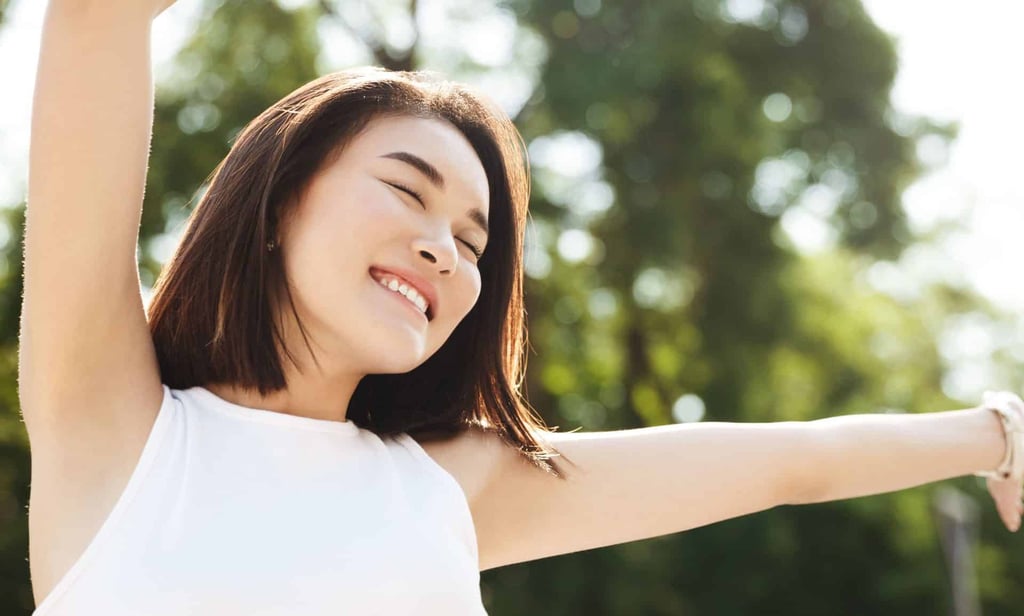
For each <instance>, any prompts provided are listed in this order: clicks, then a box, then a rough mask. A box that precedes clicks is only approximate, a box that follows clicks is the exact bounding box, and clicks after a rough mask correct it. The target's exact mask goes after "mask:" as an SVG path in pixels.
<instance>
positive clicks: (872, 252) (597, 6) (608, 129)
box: [0, 0, 1024, 616]
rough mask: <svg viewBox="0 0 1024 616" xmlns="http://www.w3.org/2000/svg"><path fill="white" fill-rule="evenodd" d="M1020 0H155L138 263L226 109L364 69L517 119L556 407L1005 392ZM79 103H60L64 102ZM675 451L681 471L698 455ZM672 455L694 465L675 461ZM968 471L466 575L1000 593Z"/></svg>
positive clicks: (538, 366)
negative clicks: (411, 78)
mask: <svg viewBox="0 0 1024 616" xmlns="http://www.w3.org/2000/svg"><path fill="white" fill-rule="evenodd" d="M44 9H45V2H41V1H39V0H9V1H7V2H6V3H5V2H3V0H0V83H2V84H3V88H2V90H3V94H2V95H0V219H2V223H3V224H0V251H2V252H0V613H3V614H11V615H15V614H28V613H30V611H31V609H32V605H33V603H32V594H31V589H30V586H29V575H28V559H27V555H28V538H27V533H28V529H27V503H28V493H29V470H30V467H29V452H28V441H27V436H26V435H25V432H24V425H23V424H22V423H21V419H20V416H19V410H18V400H17V389H16V386H17V383H16V376H17V331H18V315H19V312H20V303H21V299H20V298H21V288H22V287H21V273H22V267H21V265H22V264H21V255H22V243H21V239H22V233H23V222H24V208H25V203H24V198H25V194H26V190H27V189H26V181H27V160H28V143H29V136H28V129H29V121H30V112H31V99H32V89H33V87H34V78H35V65H36V61H37V56H38V46H39V37H40V32H41V26H42V17H43V12H44ZM1022 18H1024V8H1022V6H1021V5H1020V4H1019V3H1016V2H1013V1H1012V0H979V1H978V2H974V3H972V4H971V5H970V7H969V8H965V7H964V6H963V5H961V4H959V3H956V4H954V3H953V2H950V1H945V0H943V1H929V2H926V1H924V0H913V1H910V0H908V1H903V2H898V3H892V2H885V1H884V0H870V1H866V2H861V1H860V0H828V1H826V0H670V1H668V0H659V1H653V0H506V1H501V2H496V1H491V0H488V1H485V0H374V1H370V0H278V1H271V0H246V1H244V2H243V1H239V0H180V2H179V3H178V4H177V5H176V6H174V7H173V8H172V9H170V10H168V11H167V12H165V13H164V14H163V15H161V16H160V18H158V20H157V21H156V24H155V25H154V37H153V52H154V62H155V67H156V79H157V90H156V119H155V128H154V137H153V148H152V156H151V160H150V166H149V175H148V184H147V190H146V201H145V204H144V213H143V217H142V227H141V233H140V234H141V237H140V248H139V253H138V256H139V267H140V272H141V279H142V283H143V289H142V292H143V294H144V296H146V297H149V287H150V285H152V283H153V282H154V280H155V279H156V276H157V274H158V273H159V271H160V268H161V265H162V263H163V262H164V261H165V260H166V259H167V258H168V256H169V255H170V254H171V253H172V251H173V249H174V247H175V245H176V243H177V241H178V238H179V235H180V230H181V227H182V223H183V221H184V220H185V218H186V217H187V216H188V215H189V213H190V211H191V208H192V207H193V206H194V204H195V202H196V198H197V196H198V194H200V193H201V191H202V190H203V189H204V186H203V185H202V182H203V181H204V178H206V176H207V175H208V174H209V173H210V172H211V171H212V170H213V169H214V167H215V166H216V165H217V163H218V162H219V161H220V160H221V159H222V158H223V157H224V156H225V154H226V153H227V151H228V149H229V147H230V144H231V143H232V140H233V139H234V137H235V136H236V134H237V133H238V131H239V130H240V129H241V128H242V127H243V126H244V125H245V124H246V123H247V122H249V121H250V120H251V119H252V118H254V117H255V116H256V115H258V114H259V113H260V112H261V111H263V110H264V109H265V108H267V107H268V106H270V105H271V104H272V103H274V102H275V101H277V100H278V99H279V98H281V97H282V96H284V95H285V94H287V93H288V92H290V91H292V90H293V89H295V88H296V87H298V86H299V85H301V84H303V83H305V82H307V81H309V80H311V79H313V78H315V77H317V76H318V75H321V74H323V73H326V72H330V71H334V70H340V69H343V68H346V67H350V66H353V65H361V64H376V65H383V66H387V67H391V68H399V69H418V68H428V69H433V70H437V71H441V72H443V73H446V74H447V75H449V76H450V77H452V78H454V79H457V80H461V81H465V82H469V83H472V84H475V85H477V86H479V87H481V88H483V89H484V90H485V91H486V92H487V93H488V94H490V95H491V96H492V97H493V98H494V99H495V100H497V101H498V102H499V103H500V104H501V105H502V106H503V107H504V108H505V109H506V111H507V112H508V113H509V114H510V115H511V116H512V117H513V118H514V119H515V121H516V124H517V125H518V126H519V128H520V130H521V131H522V133H523V135H524V137H525V139H526V141H527V143H528V144H529V151H530V157H531V160H532V164H533V172H534V176H533V177H534V187H533V191H534V192H533V200H532V206H531V208H532V213H533V214H532V222H531V224H530V228H529V231H528V236H527V254H526V263H527V277H528V287H527V293H528V296H527V299H528V309H529V317H530V334H531V345H532V352H531V354H530V368H529V380H528V388H529V394H530V398H531V400H532V402H533V403H534V405H535V406H536V407H537V409H538V411H539V412H540V413H541V414H542V415H543V416H544V417H545V419H546V420H547V421H548V423H549V424H551V425H555V426H559V427H560V429H561V430H569V429H573V428H577V427H580V428H582V429H583V430H615V429H622V428H633V427H641V426H650V425H659V424H667V423H673V422H695V421H741V422H768V421H784V420H811V419H816V418H820V417H826V416H833V415H842V414H850V413H880V412H885V413H904V412H926V411H940V410H949V409H956V408H966V407H968V406H973V405H974V404H976V402H977V401H978V399H979V396H980V394H981V392H982V391H983V390H984V389H994V388H1008V389H1014V390H1017V391H1021V390H1022V389H1024V378H1022V376H1021V375H1022V374H1024V373H1022V371H1021V367H1022V366H1024V327H1022V318H1021V316H1020V315H1021V314H1024V311H1022V308H1024V285H1021V284H1019V282H1020V274H1019V271H1020V270H1019V266H1018V264H1020V263H1022V262H1024V242H1021V241H1020V238H1021V232H1022V231H1024V187H1022V184H1021V182H1020V175H1021V174H1020V170H1019V168H1020V166H1021V163H1022V162H1024V156H1022V155H1021V151H1020V148H1021V145H1020V144H1021V143H1024V121H1022V115H1021V111H1020V110H1021V109H1024V86H1022V85H1021V81H1020V79H1019V78H1014V77H1012V74H1013V72H1012V66H1013V65H1015V64H1018V63H1019V62H1013V61H1012V58H1014V57H1016V58H1018V60H1019V58H1021V57H1024V38H1022V37H1020V36H1019V33H1018V32H1017V31H1016V30H1017V29H1018V28H1019V24H1020V23H1021V19H1022ZM68 111H69V114H68V115H69V122H70V121H72V120H73V118H74V101H68ZM693 471H694V472H699V471H700V469H693ZM680 472H688V470H687V469H680ZM981 481H982V480H980V479H977V478H974V477H963V478H958V479H954V480H950V481H947V482H943V483H941V484H932V485H928V486H922V487H920V488H916V489H912V490H906V491H902V492H899V493H892V494H885V495H877V496H872V497H865V498H859V499H851V500H847V501H841V502H833V503H823V504H816V505H806V506H792V507H780V508H776V509H773V510H771V511H766V512H762V513H759V514H756V515H753V516H747V517H744V518H738V519H733V520H728V521H724V522H719V523H717V524H712V525H709V526H706V527H703V528H699V529H695V530H692V531H689V532H685V533H678V534H674V535H669V536H665V537H660V538H656V539H651V540H646V541H639V542H634V543H630V544H625V545H621V546H614V547H610V548H602V549H597V550H590V551H585V552H580V553H576V554H570V555H566V556H560V557H555V558H549V559H544V560H539V561H534V562H530V563H523V564H520V565H513V566H509V567H504V568H500V569H495V570H491V571H487V572H484V573H483V574H482V575H481V584H482V590H483V594H484V600H485V606H486V607H487V609H488V611H489V612H490V613H491V614H493V615H495V616H513V615H520V614H521V615H526V614H553V615H561V614H587V615H599V614H609V615H612V614H614V615H624V614H645V615H647V614H649V615H665V616H667V615H682V614H715V615H737V616H739V615H751V614H775V613H779V614H781V613H785V614H789V615H796V614H816V615H820V614H901V615H905V614H915V615H916V614H955V615H956V616H963V615H966V614H971V615H974V614H981V613H984V614H986V615H992V616H996V615H1009V614H1019V613H1020V609H1021V608H1020V607H1019V606H1021V605H1024V536H1022V535H1011V534H1010V533H1009V532H1008V531H1006V529H1005V528H1004V527H1003V526H1002V524H1001V523H1000V522H999V519H998V517H997V515H996V513H995V510H994V508H993V507H992V505H991V502H990V500H989V498H988V496H987V494H986V492H985V491H984V485H983V484H982V482H981Z"/></svg>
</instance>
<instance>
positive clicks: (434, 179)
mask: <svg viewBox="0 0 1024 616" xmlns="http://www.w3.org/2000/svg"><path fill="white" fill-rule="evenodd" d="M380 158H392V159H394V160H400V161H402V162H403V163H406V164H408V165H410V166H412V167H413V168H415V169H416V170H417V171H419V172H420V173H422V174H423V175H424V176H426V178H427V179H428V180H430V183H431V184H433V185H434V186H435V187H437V189H438V190H444V176H443V175H441V172H440V171H438V170H437V167H435V166H434V165H431V164H430V163H428V162H427V161H425V160H423V159H422V158H420V157H419V156H416V155H415V154H413V153H411V152H389V153H387V154H382V155H381V156H380ZM467 215H468V216H469V219H470V220H472V221H473V222H474V223H475V224H476V226H478V227H480V228H481V229H483V232H484V233H488V234H489V233H490V230H489V228H488V224H487V216H484V213H483V212H482V211H481V210H480V209H479V208H473V209H471V210H470V211H469V213H468V214H467Z"/></svg>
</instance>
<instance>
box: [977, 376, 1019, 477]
mask: <svg viewBox="0 0 1024 616" xmlns="http://www.w3.org/2000/svg"><path fill="white" fill-rule="evenodd" d="M982 407H983V408H986V409H988V410H990V411H994V412H995V413H996V414H997V415H998V416H999V419H1000V420H1001V422H1002V424H1003V434H1004V435H1005V436H1006V455H1005V456H1003V461H1002V462H1000V463H999V466H998V467H997V468H996V470H994V471H978V472H976V473H974V475H976V476H978V477H990V478H993V479H1004V480H1005V479H1010V478H1014V479H1017V480H1021V479H1024V400H1021V399H1020V396H1018V395H1017V394H1015V393H1012V392H1008V391H994V392H993V391H986V392H985V395H984V396H983V398H982Z"/></svg>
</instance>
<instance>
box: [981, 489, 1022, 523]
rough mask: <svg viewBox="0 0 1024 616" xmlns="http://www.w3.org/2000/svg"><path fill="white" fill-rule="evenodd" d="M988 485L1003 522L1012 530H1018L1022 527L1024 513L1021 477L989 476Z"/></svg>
mask: <svg viewBox="0 0 1024 616" xmlns="http://www.w3.org/2000/svg"><path fill="white" fill-rule="evenodd" d="M985 485H986V486H988V493H989V494H991V495H992V500H993V501H995V503H996V510H997V511H999V517H1001V518H1002V519H1003V524H1006V528H1008V529H1010V531H1011V532H1017V529H1018V528H1020V520H1021V516H1022V515H1024V503H1022V502H1021V498H1022V496H1024V482H1022V481H1021V480H1020V479H1014V478H1012V477H1011V478H1009V479H994V478H992V477H989V478H988V479H986V480H985Z"/></svg>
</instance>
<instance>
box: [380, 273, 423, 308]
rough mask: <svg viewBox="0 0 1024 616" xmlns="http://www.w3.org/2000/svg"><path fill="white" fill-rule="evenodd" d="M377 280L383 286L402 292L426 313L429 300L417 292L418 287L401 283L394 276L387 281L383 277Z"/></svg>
mask: <svg viewBox="0 0 1024 616" xmlns="http://www.w3.org/2000/svg"><path fill="white" fill-rule="evenodd" d="M377 282H378V283H380V285H381V286H382V287H385V288H387V289H390V290H392V291H395V292H397V293H401V294H402V296H403V297H405V298H406V299H407V300H409V301H410V302H412V303H413V304H414V305H415V306H416V307H417V308H419V309H420V312H423V313H424V314H426V312H427V300H426V299H424V298H423V296H422V295H420V294H419V293H417V292H416V289H413V288H412V287H410V286H409V285H407V284H403V283H400V282H398V281H397V280H395V279H394V278H392V279H390V280H388V281H386V282H385V281H384V280H383V279H380V280H378V281H377Z"/></svg>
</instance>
